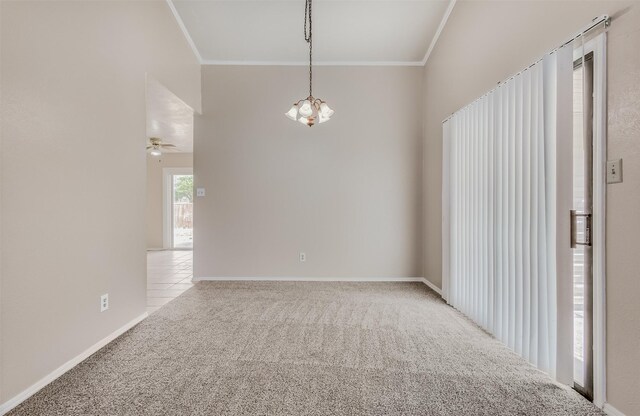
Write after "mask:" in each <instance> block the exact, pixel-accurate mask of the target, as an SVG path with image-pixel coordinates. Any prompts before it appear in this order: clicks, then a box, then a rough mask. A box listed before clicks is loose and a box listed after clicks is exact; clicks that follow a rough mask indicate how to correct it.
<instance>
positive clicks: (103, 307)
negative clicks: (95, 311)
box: [100, 293, 109, 312]
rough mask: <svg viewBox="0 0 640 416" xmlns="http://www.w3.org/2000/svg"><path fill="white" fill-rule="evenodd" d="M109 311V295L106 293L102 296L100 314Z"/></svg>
mask: <svg viewBox="0 0 640 416" xmlns="http://www.w3.org/2000/svg"><path fill="white" fill-rule="evenodd" d="M107 309H109V294H108V293H105V294H104V295H102V296H100V312H104V311H106V310H107Z"/></svg>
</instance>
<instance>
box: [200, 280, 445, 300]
mask: <svg viewBox="0 0 640 416" xmlns="http://www.w3.org/2000/svg"><path fill="white" fill-rule="evenodd" d="M225 280H226V281H269V282H421V283H424V284H425V285H427V286H428V287H429V289H431V290H433V291H434V292H436V293H437V294H438V295H440V296H442V291H441V290H440V289H439V288H438V287H437V286H436V285H434V284H433V283H431V282H430V281H428V280H427V279H425V278H424V277H299V276H233V277H229V276H213V277H211V276H206V277H194V278H193V281H194V282H198V281H225Z"/></svg>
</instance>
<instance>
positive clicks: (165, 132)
mask: <svg viewBox="0 0 640 416" xmlns="http://www.w3.org/2000/svg"><path fill="white" fill-rule="evenodd" d="M149 137H159V138H160V139H162V142H163V143H170V144H173V145H175V146H176V147H175V148H174V149H163V150H162V151H163V152H169V153H172V152H173V153H175V152H178V153H193V109H192V108H191V107H189V106H188V105H187V104H185V103H184V101H182V100H181V99H180V98H178V97H177V96H176V95H175V94H174V93H172V92H171V91H169V89H167V88H166V87H165V86H164V85H162V84H161V83H159V82H158V81H156V80H155V79H153V78H151V77H147V142H148V139H149Z"/></svg>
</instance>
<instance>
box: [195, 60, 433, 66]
mask: <svg viewBox="0 0 640 416" xmlns="http://www.w3.org/2000/svg"><path fill="white" fill-rule="evenodd" d="M201 64H202V65H221V66H223V65H238V66H309V62H302V61H216V60H211V59H205V60H203V61H202V62H201ZM313 66H423V64H422V62H419V61H314V62H313Z"/></svg>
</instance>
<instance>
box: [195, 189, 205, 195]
mask: <svg viewBox="0 0 640 416" xmlns="http://www.w3.org/2000/svg"><path fill="white" fill-rule="evenodd" d="M204 194H205V192H204V188H197V189H196V196H204Z"/></svg>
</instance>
